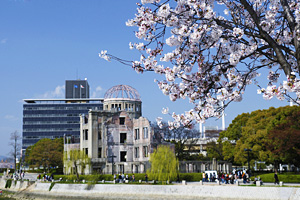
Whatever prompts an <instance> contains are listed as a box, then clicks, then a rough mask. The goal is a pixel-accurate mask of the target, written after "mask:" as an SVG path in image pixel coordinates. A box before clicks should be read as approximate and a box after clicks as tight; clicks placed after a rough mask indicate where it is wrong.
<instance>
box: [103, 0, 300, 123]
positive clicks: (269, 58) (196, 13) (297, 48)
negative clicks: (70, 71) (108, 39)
mask: <svg viewBox="0 0 300 200" xmlns="http://www.w3.org/2000/svg"><path fill="white" fill-rule="evenodd" d="M141 2H142V5H141V4H138V9H137V13H136V15H135V18H134V19H131V20H128V21H127V23H126V25H127V26H136V27H137V29H138V30H137V31H136V32H135V35H136V37H137V38H138V39H140V40H142V39H143V40H144V42H145V43H143V42H136V43H130V44H129V45H130V49H136V50H138V51H139V52H140V53H141V56H140V60H136V61H134V60H133V61H127V60H124V59H120V58H118V57H116V56H113V55H111V54H108V53H107V51H101V53H100V54H99V56H100V57H101V58H104V59H106V60H111V59H113V60H117V61H119V62H121V63H123V64H125V65H129V66H132V68H133V69H134V70H135V71H137V72H138V73H143V72H146V71H153V72H155V73H157V74H161V75H164V76H165V80H162V81H157V84H158V87H159V89H161V90H162V92H163V94H165V95H168V96H169V97H170V100H171V101H176V100H177V99H186V98H187V99H189V102H190V103H192V104H194V108H193V109H192V110H190V111H187V112H185V113H183V114H180V115H179V114H172V117H173V119H174V120H173V122H170V123H169V124H170V125H171V127H174V128H178V127H180V124H181V125H183V126H189V124H190V123H191V122H192V121H193V120H195V121H196V122H201V123H202V122H204V120H205V119H206V118H209V117H219V116H220V114H221V111H222V109H223V108H225V107H226V106H228V104H229V103H231V102H233V101H241V100H242V95H243V93H244V91H245V90H246V87H247V86H248V85H250V84H255V85H258V84H259V83H258V82H257V79H256V78H257V77H258V76H259V75H260V72H264V71H265V70H270V71H269V74H268V76H267V77H266V78H267V79H268V81H269V83H268V85H267V87H266V88H263V87H262V86H260V85H258V93H262V94H263V98H264V99H271V98H273V97H277V98H278V99H279V100H284V99H287V100H291V101H293V102H294V103H296V104H298V105H299V103H300V99H299V97H300V80H299V72H300V71H299V70H300V23H299V22H300V14H299V13H300V2H299V1H298V0H297V1H295V0H260V1H254V0H215V1H212V0H207V1H204V0H190V1H183V0H165V1H160V0H142V1H141ZM143 4H148V7H147V6H144V5H143ZM149 4H150V5H149ZM164 62H166V64H165V65H164ZM280 75H283V76H284V77H283V78H284V79H285V77H286V80H284V81H283V83H282V84H279V85H276V81H277V80H278V78H279V76H280ZM292 97H293V98H292ZM223 103H224V106H223V105H222V104H223ZM160 122H161V120H159V121H158V123H160Z"/></svg>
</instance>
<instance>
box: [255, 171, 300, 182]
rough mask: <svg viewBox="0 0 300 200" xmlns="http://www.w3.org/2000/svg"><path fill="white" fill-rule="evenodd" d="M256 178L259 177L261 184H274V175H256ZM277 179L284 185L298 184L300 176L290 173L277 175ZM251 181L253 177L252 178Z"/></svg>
mask: <svg viewBox="0 0 300 200" xmlns="http://www.w3.org/2000/svg"><path fill="white" fill-rule="evenodd" d="M258 176H260V178H261V180H262V181H263V182H274V173H268V174H261V175H257V177H258ZM278 178H279V181H283V182H284V183H300V174H294V173H291V172H287V173H282V174H280V173H278ZM251 179H252V180H253V179H254V176H252V177H251Z"/></svg>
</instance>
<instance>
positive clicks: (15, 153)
mask: <svg viewBox="0 0 300 200" xmlns="http://www.w3.org/2000/svg"><path fill="white" fill-rule="evenodd" d="M21 138H22V137H21V135H20V134H19V133H18V132H17V131H14V132H12V133H11V134H10V140H11V142H10V143H9V145H10V146H11V147H12V150H11V152H10V155H11V156H12V157H13V159H14V164H15V166H14V169H15V171H16V169H17V158H18V157H19V156H20V154H21V144H20V140H21Z"/></svg>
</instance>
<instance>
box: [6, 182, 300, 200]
mask: <svg viewBox="0 0 300 200" xmlns="http://www.w3.org/2000/svg"><path fill="white" fill-rule="evenodd" d="M17 185H18V184H16V185H15V187H14V189H12V190H14V191H15V190H16V187H17ZM19 186H20V188H22V189H20V190H19V191H22V192H18V194H22V195H26V196H32V197H38V199H43V198H41V197H45V198H44V199H83V198H84V199H259V200H299V199H300V188H298V187H279V186H277V187H242V186H235V185H234V186H233V185H230V186H229V185H200V184H199V185H163V186H162V185H131V184H96V185H88V184H59V183H55V185H54V186H53V187H52V189H51V191H49V189H50V186H51V183H43V182H37V183H34V184H33V185H31V186H28V187H27V188H26V189H23V187H21V183H20V184H19ZM0 188H1V189H4V188H3V182H2V181H0ZM9 190H11V189H9Z"/></svg>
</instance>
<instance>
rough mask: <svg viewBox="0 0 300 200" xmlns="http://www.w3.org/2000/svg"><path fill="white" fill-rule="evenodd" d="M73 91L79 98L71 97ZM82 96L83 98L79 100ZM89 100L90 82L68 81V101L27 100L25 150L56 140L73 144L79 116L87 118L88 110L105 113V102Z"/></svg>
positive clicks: (24, 114)
mask: <svg viewBox="0 0 300 200" xmlns="http://www.w3.org/2000/svg"><path fill="white" fill-rule="evenodd" d="M75 85H77V88H75ZM82 86H83V87H84V89H85V91H84V92H83V88H82V91H80V90H78V88H80V87H82ZM73 88H74V89H73ZM73 91H74V94H75V95H74V97H77V98H72V96H68V95H69V94H72V93H73ZM80 95H81V97H82V98H78V97H80ZM83 97H87V98H83ZM88 97H89V85H88V83H87V80H84V81H82V80H75V81H66V98H65V99H24V104H23V138H22V149H23V150H25V149H26V148H27V147H28V146H31V145H33V144H35V143H36V142H37V141H39V140H40V139H43V138H50V139H55V138H60V137H64V135H68V136H72V138H73V140H79V135H80V118H79V115H84V114H88V111H89V110H103V99H101V98H98V99H90V98H88Z"/></svg>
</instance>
